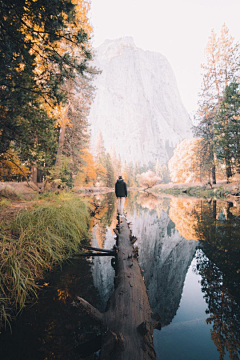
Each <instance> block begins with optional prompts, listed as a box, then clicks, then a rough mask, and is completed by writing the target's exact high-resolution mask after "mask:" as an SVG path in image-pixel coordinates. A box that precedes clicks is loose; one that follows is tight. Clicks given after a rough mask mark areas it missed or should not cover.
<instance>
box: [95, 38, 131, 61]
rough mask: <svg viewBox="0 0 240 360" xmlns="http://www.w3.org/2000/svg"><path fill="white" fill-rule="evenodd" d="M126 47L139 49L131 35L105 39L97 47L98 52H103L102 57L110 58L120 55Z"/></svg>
mask: <svg viewBox="0 0 240 360" xmlns="http://www.w3.org/2000/svg"><path fill="white" fill-rule="evenodd" d="M126 49H131V50H136V49H137V47H136V45H135V43H134V40H133V38H132V37H131V36H124V37H121V38H118V39H114V40H105V41H104V43H103V44H102V45H100V46H99V47H98V48H97V52H98V53H99V54H101V57H103V58H105V59H110V58H113V57H116V56H120V55H121V53H122V52H123V51H125V50H126Z"/></svg>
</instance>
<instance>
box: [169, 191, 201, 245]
mask: <svg viewBox="0 0 240 360" xmlns="http://www.w3.org/2000/svg"><path fill="white" fill-rule="evenodd" d="M200 212H201V201H200V200H199V201H198V200H197V201H193V200H192V199H191V200H189V199H179V198H172V199H171V207H170V211H169V217H170V219H171V220H172V221H173V222H174V224H175V227H176V229H177V230H178V231H179V233H180V235H181V236H182V237H184V238H185V239H187V240H199V237H198V236H197V234H196V231H195V226H196V223H197V221H198V217H199V214H200Z"/></svg>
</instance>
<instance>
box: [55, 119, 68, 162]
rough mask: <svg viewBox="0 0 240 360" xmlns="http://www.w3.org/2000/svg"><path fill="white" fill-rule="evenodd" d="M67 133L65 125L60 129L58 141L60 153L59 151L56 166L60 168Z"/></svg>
mask: <svg viewBox="0 0 240 360" xmlns="http://www.w3.org/2000/svg"><path fill="white" fill-rule="evenodd" d="M65 132H66V126H65V124H63V125H62V126H61V128H60V134H59V140H58V151H57V157H56V162H55V165H56V166H59V165H60V164H61V156H62V150H63V145H64V138H65Z"/></svg>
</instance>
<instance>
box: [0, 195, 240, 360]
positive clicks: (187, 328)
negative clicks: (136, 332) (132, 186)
mask: <svg viewBox="0 0 240 360" xmlns="http://www.w3.org/2000/svg"><path fill="white" fill-rule="evenodd" d="M91 202H93V203H95V204H96V205H97V210H96V212H95V214H94V217H93V218H92V220H91V224H90V227H91V229H90V230H91V232H92V240H91V246H94V247H98V248H102V249H110V248H112V246H113V245H114V244H115V235H114V232H113V229H114V228H115V225H116V202H115V197H114V194H112V193H109V194H106V195H97V196H95V197H93V198H91ZM125 211H126V213H127V218H128V220H129V221H131V223H132V225H131V228H132V232H133V234H134V235H135V236H136V237H137V238H138V240H137V242H136V243H135V246H137V247H138V248H139V264H140V266H141V268H142V271H143V274H144V280H145V284H146V287H147V291H148V294H149V300H150V305H151V308H152V310H153V312H158V313H159V315H160V317H161V323H162V330H161V331H158V330H155V332H154V346H155V350H156V354H157V359H161V360H171V359H178V360H181V359H183V360H192V359H196V360H197V359H198V360H206V359H211V360H215V359H216V360H217V359H229V358H230V359H234V360H235V359H236V360H237V359H239V357H240V342H239V339H240V286H239V285H240V242H239V239H240V236H239V235H240V234H239V232H240V216H239V215H240V209H239V207H237V206H233V204H231V203H227V202H220V201H217V202H216V201H211V202H207V201H201V200H193V199H180V198H174V197H173V198H171V199H170V198H158V197H156V196H153V195H149V194H145V193H142V194H138V193H133V192H132V193H130V194H129V197H128V200H127V202H126V203H125ZM114 275H115V274H114V269H113V267H112V266H111V258H109V257H95V258H91V259H89V260H86V259H84V258H75V259H72V260H71V262H68V263H66V264H64V265H63V267H62V269H59V270H57V271H54V272H53V273H52V274H49V276H48V278H46V279H45V283H43V284H42V285H43V289H42V291H41V292H40V296H39V300H38V302H37V303H36V304H35V305H32V306H31V307H28V308H26V309H25V310H24V311H23V313H22V314H21V315H20V316H18V319H17V321H15V322H14V323H13V324H12V335H11V334H10V333H9V330H8V331H7V332H3V333H2V334H1V336H0V349H1V350H0V358H1V360H12V359H14V360H16V359H18V360H21V359H24V360H28V359H35V360H40V359H41V360H42V359H46V360H53V359H59V360H61V359H64V360H75V359H78V360H79V359H84V358H86V359H89V360H90V359H95V358H97V355H96V352H97V351H98V350H99V349H100V346H101V341H100V328H99V327H98V325H97V324H94V322H92V320H91V321H90V320H89V318H88V317H87V316H85V315H83V314H81V313H80V311H79V309H77V308H75V307H73V306H72V302H73V301H74V300H75V299H76V296H77V295H79V296H81V297H83V298H84V299H86V300H87V301H89V302H90V303H91V304H92V305H93V306H95V307H97V308H98V309H99V310H100V311H104V309H105V307H106V303H107V300H108V298H109V296H110V295H111V293H112V292H113V290H114Z"/></svg>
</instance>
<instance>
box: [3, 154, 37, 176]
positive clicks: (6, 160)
mask: <svg viewBox="0 0 240 360" xmlns="http://www.w3.org/2000/svg"><path fill="white" fill-rule="evenodd" d="M29 174H30V170H29V168H28V167H27V166H26V165H23V164H22V163H21V161H20V160H19V158H18V155H17V153H15V152H14V151H13V150H11V149H9V150H8V151H6V153H5V154H4V157H3V158H1V161H0V180H1V181H3V180H12V179H14V178H16V177H18V178H23V177H27V176H28V175H29Z"/></svg>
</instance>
